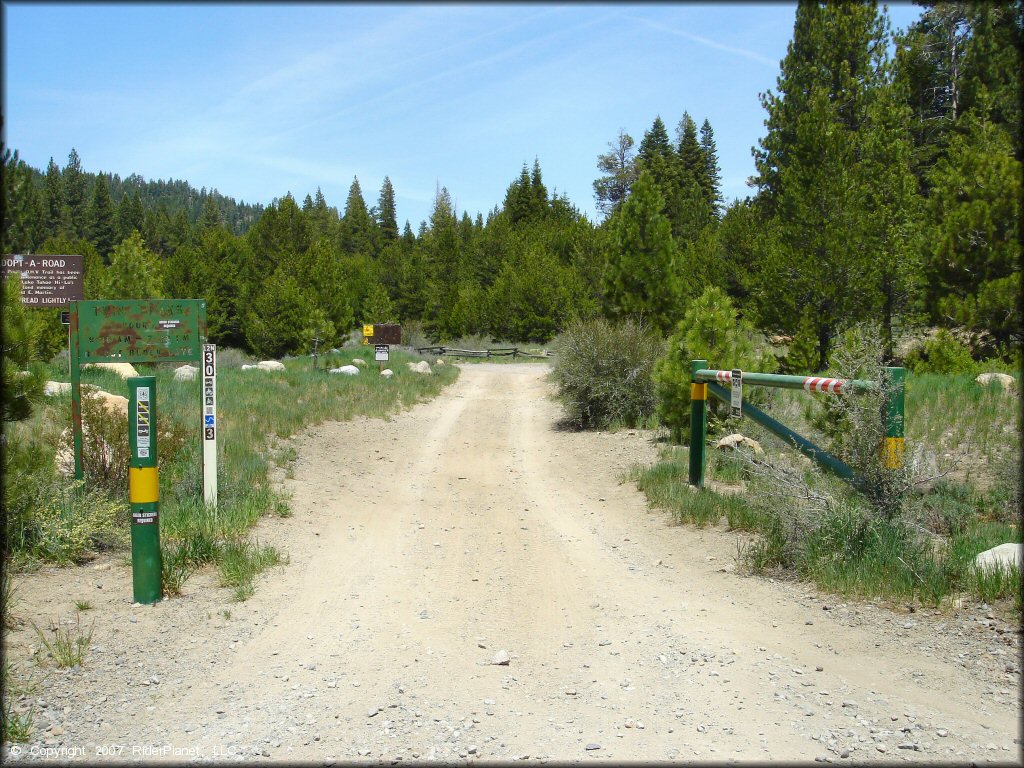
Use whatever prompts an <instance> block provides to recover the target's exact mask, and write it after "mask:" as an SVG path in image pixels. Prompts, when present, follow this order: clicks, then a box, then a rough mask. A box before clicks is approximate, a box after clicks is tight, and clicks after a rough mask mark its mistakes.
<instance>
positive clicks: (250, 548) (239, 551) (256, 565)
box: [217, 540, 283, 602]
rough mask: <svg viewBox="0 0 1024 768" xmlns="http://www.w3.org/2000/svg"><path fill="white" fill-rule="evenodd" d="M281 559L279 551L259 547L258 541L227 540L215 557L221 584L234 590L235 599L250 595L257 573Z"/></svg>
mask: <svg viewBox="0 0 1024 768" xmlns="http://www.w3.org/2000/svg"><path fill="white" fill-rule="evenodd" d="M282 561H283V559H282V556H281V553H280V552H278V551H277V550H276V549H275V548H274V547H270V546H264V547H261V546H260V545H259V542H251V541H247V540H242V541H228V542H226V543H225V544H224V546H223V548H222V549H221V556H220V557H219V558H218V559H217V568H218V570H219V571H220V578H221V584H223V585H224V586H226V587H231V588H232V589H233V590H234V599H235V600H236V601H239V602H240V601H242V600H247V599H248V598H249V597H251V596H252V594H253V592H254V590H255V586H254V583H253V582H254V580H255V578H256V576H257V575H259V574H260V573H262V572H263V571H265V570H266V569H267V568H270V567H271V566H274V565H278V564H279V563H281V562H282Z"/></svg>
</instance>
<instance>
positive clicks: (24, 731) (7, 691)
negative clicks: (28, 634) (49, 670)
mask: <svg viewBox="0 0 1024 768" xmlns="http://www.w3.org/2000/svg"><path fill="white" fill-rule="evenodd" d="M43 679H44V680H45V677H44V678H43ZM41 682H42V681H40V680H33V679H32V678H31V677H27V678H21V677H20V676H19V677H15V676H14V675H13V674H12V672H11V664H10V662H7V661H5V662H4V665H3V686H2V691H3V706H2V707H0V719H2V724H0V731H2V733H3V740H4V741H5V742H10V743H14V744H24V743H25V742H27V741H29V740H30V739H31V737H32V722H33V720H34V719H35V713H36V711H35V707H34V706H33V705H32V704H31V703H29V704H28V705H27V706H25V707H24V708H23V709H21V710H18V709H16V708H15V706H14V699H15V698H17V697H20V696H31V695H32V694H34V693H35V692H36V691H38V690H39V685H40V683H41Z"/></svg>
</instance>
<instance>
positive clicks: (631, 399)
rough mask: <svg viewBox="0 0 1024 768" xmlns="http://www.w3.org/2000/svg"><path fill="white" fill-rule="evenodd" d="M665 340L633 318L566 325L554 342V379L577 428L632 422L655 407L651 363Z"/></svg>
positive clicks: (566, 409) (660, 350)
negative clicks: (613, 321)
mask: <svg viewBox="0 0 1024 768" xmlns="http://www.w3.org/2000/svg"><path fill="white" fill-rule="evenodd" d="M663 349H664V343H663V342H662V341H661V340H660V339H659V338H657V337H656V336H655V335H654V334H653V333H651V331H650V330H649V329H648V328H646V327H644V326H643V325H640V324H638V323H636V322H634V321H632V320H623V321H622V322H619V323H611V322H609V321H607V320H604V319H601V318H598V319H593V320H577V321H574V322H572V323H570V324H569V326H568V327H567V328H566V330H565V331H564V332H563V333H562V334H561V335H560V336H559V337H558V338H557V339H556V341H555V354H556V357H555V365H554V369H553V370H552V374H551V375H552V378H553V380H554V382H555V384H556V385H557V387H558V398H559V400H560V401H561V402H562V405H563V407H564V408H565V412H566V415H567V416H568V419H569V421H570V422H571V423H572V424H574V425H576V426H577V427H583V428H587V427H596V428H598V429H603V428H607V427H610V426H613V425H616V424H623V425H626V426H635V425H637V424H639V423H640V422H641V421H642V420H643V419H645V418H647V417H648V416H650V415H651V414H652V413H653V412H654V404H655V401H654V380H653V378H652V374H653V370H654V363H655V361H656V360H657V359H658V357H659V355H660V354H661V353H662V350H663Z"/></svg>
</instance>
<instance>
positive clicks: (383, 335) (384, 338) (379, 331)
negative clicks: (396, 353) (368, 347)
mask: <svg viewBox="0 0 1024 768" xmlns="http://www.w3.org/2000/svg"><path fill="white" fill-rule="evenodd" d="M369 341H370V343H371V344H401V343H402V326H400V325H392V324H384V325H381V324H376V325H374V326H373V336H371V337H370V339H369Z"/></svg>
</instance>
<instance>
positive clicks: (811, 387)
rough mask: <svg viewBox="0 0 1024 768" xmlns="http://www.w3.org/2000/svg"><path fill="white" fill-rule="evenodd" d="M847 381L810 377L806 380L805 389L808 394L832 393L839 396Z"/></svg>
mask: <svg viewBox="0 0 1024 768" xmlns="http://www.w3.org/2000/svg"><path fill="white" fill-rule="evenodd" d="M846 383H847V382H846V379H827V378H822V377H818V376H808V377H807V378H806V379H804V389H805V390H807V391H808V392H832V393H835V394H839V393H840V392H842V391H843V387H844V386H846Z"/></svg>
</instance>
